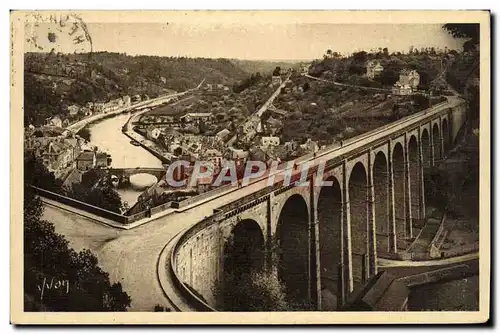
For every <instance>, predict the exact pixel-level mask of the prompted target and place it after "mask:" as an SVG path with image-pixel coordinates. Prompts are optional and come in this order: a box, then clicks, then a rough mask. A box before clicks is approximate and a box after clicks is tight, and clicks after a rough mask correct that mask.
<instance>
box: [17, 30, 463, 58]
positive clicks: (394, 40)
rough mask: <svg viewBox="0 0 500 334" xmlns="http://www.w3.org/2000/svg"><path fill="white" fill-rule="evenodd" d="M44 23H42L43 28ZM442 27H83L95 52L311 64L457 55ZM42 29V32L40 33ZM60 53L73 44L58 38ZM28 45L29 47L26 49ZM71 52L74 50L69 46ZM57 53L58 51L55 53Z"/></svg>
mask: <svg viewBox="0 0 500 334" xmlns="http://www.w3.org/2000/svg"><path fill="white" fill-rule="evenodd" d="M43 25H44V24H42V26H43ZM441 26H442V24H325V23H277V24H273V23H265V24H259V23H248V22H245V23H217V22H211V23H206V22H203V23H199V24H197V23H189V24H187V23H179V22H172V23H95V22H91V23H87V29H88V32H89V35H90V36H91V39H92V48H93V50H94V51H109V52H120V53H127V54H130V55H137V54H144V55H157V56H187V57H207V58H238V59H251V60H255V59H260V60H309V59H316V58H320V57H322V55H323V54H324V53H325V51H326V50H327V49H331V50H332V51H336V52H340V53H352V52H354V51H359V50H369V49H371V48H379V47H387V48H388V49H389V51H390V52H393V51H406V52H407V51H408V50H409V48H410V46H412V45H413V46H414V47H416V48H420V47H440V48H443V49H444V47H445V46H447V47H448V48H450V49H456V50H461V48H462V44H463V41H462V40H457V39H454V38H453V37H452V36H451V35H449V34H448V33H447V32H446V31H444V30H443V29H442V28H441ZM37 29H38V30H39V32H38V37H39V38H38V42H39V44H40V43H46V44H47V46H49V47H50V46H51V45H54V39H53V38H52V42H50V41H48V40H46V35H47V30H46V27H45V28H43V27H40V26H39V27H37ZM44 29H45V30H44ZM55 44H57V45H58V48H59V49H61V52H72V45H71V43H66V42H65V41H64V36H63V37H60V36H57V41H56V42H55ZM29 47H30V46H29V45H28V46H27V48H28V49H29ZM73 48H74V46H73ZM58 51H59V50H58Z"/></svg>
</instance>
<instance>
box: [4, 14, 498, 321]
mask: <svg viewBox="0 0 500 334" xmlns="http://www.w3.org/2000/svg"><path fill="white" fill-rule="evenodd" d="M11 69H12V70H11V75H12V76H11V87H12V88H11V111H10V115H11V125H10V126H11V156H10V165H11V317H10V318H11V322H12V323H14V324H370V323H372V324H375V323H376V324H392V323H416V324H420V323H484V322H487V321H488V320H489V319H490V293H491V291H490V256H491V254H490V209H491V207H490V187H491V184H490V112H491V111H490V13H489V12H488V11H337V12H335V11H12V12H11Z"/></svg>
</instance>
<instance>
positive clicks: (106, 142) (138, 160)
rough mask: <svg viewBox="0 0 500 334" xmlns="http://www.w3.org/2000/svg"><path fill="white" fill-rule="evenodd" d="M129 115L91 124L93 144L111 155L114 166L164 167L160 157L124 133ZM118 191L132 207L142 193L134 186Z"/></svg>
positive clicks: (123, 199)
mask: <svg viewBox="0 0 500 334" xmlns="http://www.w3.org/2000/svg"><path fill="white" fill-rule="evenodd" d="M129 117H130V114H120V115H117V116H115V117H112V118H107V119H104V120H102V121H100V122H98V123H95V124H92V125H90V126H89V130H90V136H91V138H90V140H91V142H92V144H94V145H96V146H97V147H98V148H99V149H100V150H102V151H104V152H107V153H108V154H110V155H111V159H112V162H111V167H113V168H135V167H152V168H162V167H163V166H162V162H161V161H160V160H159V159H158V158H156V157H155V156H154V155H152V154H151V153H149V152H148V151H146V150H145V149H143V148H142V147H140V146H134V145H132V144H130V138H129V137H127V136H126V135H125V134H123V133H122V126H123V125H124V124H125V123H126V122H127V120H128V119H129ZM117 192H118V193H119V194H120V196H121V198H122V201H126V202H127V203H128V205H129V206H130V207H131V206H132V205H134V203H135V202H136V201H137V197H138V196H139V195H140V194H141V193H142V191H141V190H137V189H132V188H127V189H117Z"/></svg>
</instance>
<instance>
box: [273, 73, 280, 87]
mask: <svg viewBox="0 0 500 334" xmlns="http://www.w3.org/2000/svg"><path fill="white" fill-rule="evenodd" d="M281 83H282V80H281V77H280V76H279V75H273V77H272V78H271V85H273V86H279V85H281Z"/></svg>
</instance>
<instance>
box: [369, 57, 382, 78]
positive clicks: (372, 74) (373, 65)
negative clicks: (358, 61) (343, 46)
mask: <svg viewBox="0 0 500 334" xmlns="http://www.w3.org/2000/svg"><path fill="white" fill-rule="evenodd" d="M383 71H384V67H383V66H382V65H381V64H380V62H379V61H378V60H370V61H369V62H368V63H366V76H367V77H368V79H371V80H373V79H375V78H376V77H378V76H379V75H381V74H382V72H383Z"/></svg>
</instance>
